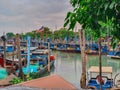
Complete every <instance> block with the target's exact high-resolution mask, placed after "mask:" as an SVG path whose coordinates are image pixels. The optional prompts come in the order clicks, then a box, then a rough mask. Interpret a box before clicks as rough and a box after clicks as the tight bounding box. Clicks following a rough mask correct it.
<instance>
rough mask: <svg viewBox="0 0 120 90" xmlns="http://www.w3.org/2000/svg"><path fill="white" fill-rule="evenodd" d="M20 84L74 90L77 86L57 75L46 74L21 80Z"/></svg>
mask: <svg viewBox="0 0 120 90" xmlns="http://www.w3.org/2000/svg"><path fill="white" fill-rule="evenodd" d="M20 85H22V86H27V87H33V88H40V89H43V88H44V89H62V90H64V89H67V90H76V89H77V88H76V87H75V86H73V85H72V84H70V83H69V82H67V81H66V80H64V79H63V78H62V77H60V76H59V75H51V76H46V77H43V78H39V79H34V80H31V81H27V82H23V83H21V84H20Z"/></svg>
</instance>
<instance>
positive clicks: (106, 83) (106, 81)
mask: <svg viewBox="0 0 120 90" xmlns="http://www.w3.org/2000/svg"><path fill="white" fill-rule="evenodd" d="M87 73H88V74H87V76H88V84H87V87H94V89H98V90H99V89H100V82H101V84H102V90H106V89H110V88H111V87H112V86H113V79H112V67H102V74H103V73H104V76H103V75H102V77H100V76H99V75H98V74H99V67H97V66H91V67H90V68H89V70H88V72H87ZM95 73H96V74H97V76H96V77H93V76H95ZM108 74H110V75H111V77H108ZM106 75H107V76H106Z"/></svg>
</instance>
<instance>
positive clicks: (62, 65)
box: [51, 51, 120, 89]
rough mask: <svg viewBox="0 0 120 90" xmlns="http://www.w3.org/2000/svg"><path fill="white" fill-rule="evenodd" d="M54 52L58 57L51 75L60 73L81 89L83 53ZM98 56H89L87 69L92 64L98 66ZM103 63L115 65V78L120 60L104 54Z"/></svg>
mask: <svg viewBox="0 0 120 90" xmlns="http://www.w3.org/2000/svg"><path fill="white" fill-rule="evenodd" d="M53 54H54V55H55V57H56V61H55V68H54V70H52V72H51V75H52V74H58V75H60V76H61V77H63V78H64V79H65V80H67V81H68V82H70V83H72V84H73V85H74V86H76V87H77V88H78V89H80V77H81V73H82V60H81V55H80V54H74V53H64V52H59V51H53ZM98 58H99V57H98V56H88V60H87V69H88V68H89V67H90V66H98V64H99V61H98ZM102 65H103V66H112V67H113V78H114V76H115V74H117V73H118V72H120V60H115V59H110V58H108V57H107V56H102Z"/></svg>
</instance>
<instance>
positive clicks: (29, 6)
mask: <svg viewBox="0 0 120 90" xmlns="http://www.w3.org/2000/svg"><path fill="white" fill-rule="evenodd" d="M69 10H71V7H70V4H69V0H0V32H3V31H4V32H22V31H23V32H27V31H32V30H35V29H38V28H39V27H41V26H42V25H44V26H48V27H50V28H52V29H54V27H55V25H57V26H58V27H62V26H63V24H64V18H65V16H66V13H67V12H68V11H69Z"/></svg>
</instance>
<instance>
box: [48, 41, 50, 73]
mask: <svg viewBox="0 0 120 90" xmlns="http://www.w3.org/2000/svg"><path fill="white" fill-rule="evenodd" d="M48 72H50V43H49V42H48Z"/></svg>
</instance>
